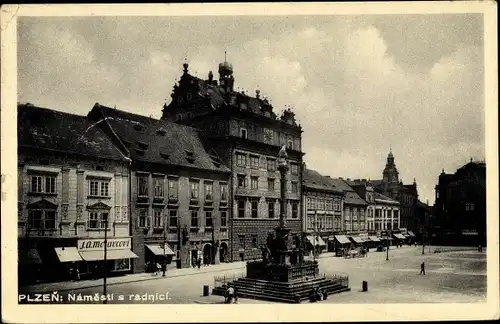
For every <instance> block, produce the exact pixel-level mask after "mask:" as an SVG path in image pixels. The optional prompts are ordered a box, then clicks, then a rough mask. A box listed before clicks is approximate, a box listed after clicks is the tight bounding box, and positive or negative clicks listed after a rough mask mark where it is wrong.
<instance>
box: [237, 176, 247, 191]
mask: <svg viewBox="0 0 500 324" xmlns="http://www.w3.org/2000/svg"><path fill="white" fill-rule="evenodd" d="M237 178H238V188H245V187H246V186H247V177H246V176H244V175H241V174H238V176H237Z"/></svg>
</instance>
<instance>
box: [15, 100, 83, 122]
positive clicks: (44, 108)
mask: <svg viewBox="0 0 500 324" xmlns="http://www.w3.org/2000/svg"><path fill="white" fill-rule="evenodd" d="M19 107H23V109H24V108H31V109H38V110H45V111H50V112H54V113H59V114H63V115H68V116H75V117H83V118H85V119H87V116H86V115H78V114H74V113H70V112H67V111H61V110H57V109H53V108H47V107H40V106H36V105H33V104H31V103H25V104H18V105H17V108H18V109H19Z"/></svg>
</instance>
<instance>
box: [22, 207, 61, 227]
mask: <svg viewBox="0 0 500 324" xmlns="http://www.w3.org/2000/svg"><path fill="white" fill-rule="evenodd" d="M28 217H29V224H30V229H34V230H53V229H55V228H56V211H55V210H47V209H37V210H30V211H29V214H28Z"/></svg>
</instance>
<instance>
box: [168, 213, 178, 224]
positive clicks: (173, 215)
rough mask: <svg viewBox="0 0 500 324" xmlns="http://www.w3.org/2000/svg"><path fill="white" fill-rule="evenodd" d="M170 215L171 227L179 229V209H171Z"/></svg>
mask: <svg viewBox="0 0 500 324" xmlns="http://www.w3.org/2000/svg"><path fill="white" fill-rule="evenodd" d="M168 214H169V225H170V226H169V227H177V224H178V218H177V209H170V210H169V211H168Z"/></svg>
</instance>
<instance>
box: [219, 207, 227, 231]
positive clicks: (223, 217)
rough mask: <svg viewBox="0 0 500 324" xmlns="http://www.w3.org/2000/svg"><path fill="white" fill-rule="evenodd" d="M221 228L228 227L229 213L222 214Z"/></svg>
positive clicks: (223, 212) (223, 211)
mask: <svg viewBox="0 0 500 324" xmlns="http://www.w3.org/2000/svg"><path fill="white" fill-rule="evenodd" d="M220 227H227V211H225V210H222V211H221V212H220Z"/></svg>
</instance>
